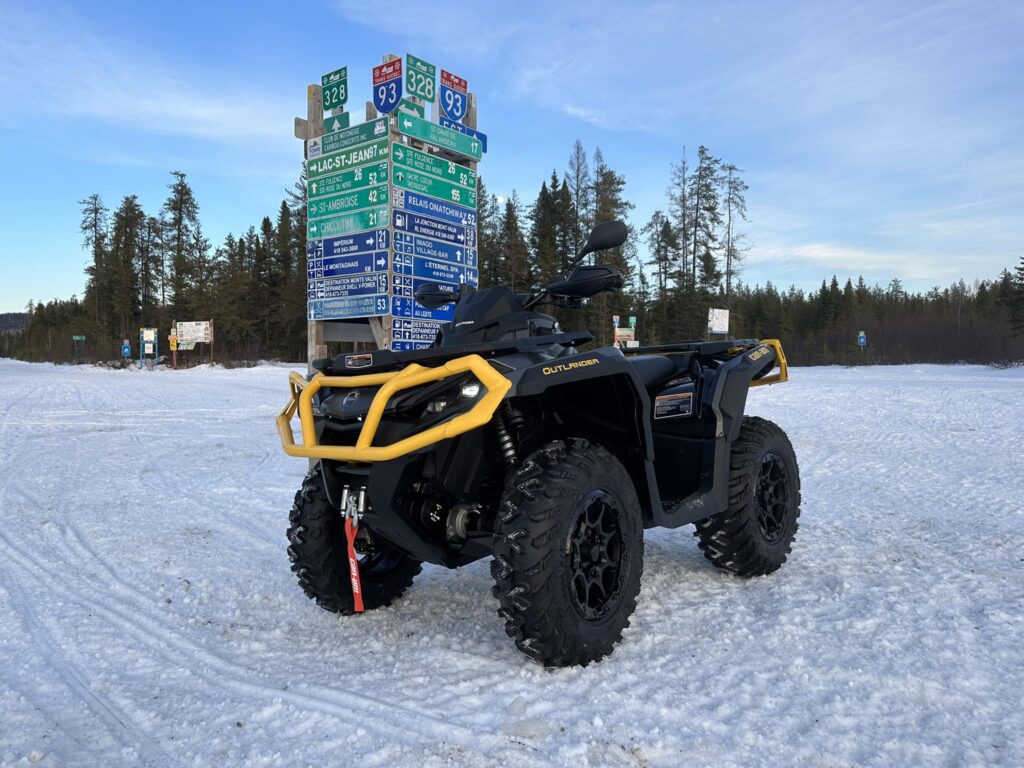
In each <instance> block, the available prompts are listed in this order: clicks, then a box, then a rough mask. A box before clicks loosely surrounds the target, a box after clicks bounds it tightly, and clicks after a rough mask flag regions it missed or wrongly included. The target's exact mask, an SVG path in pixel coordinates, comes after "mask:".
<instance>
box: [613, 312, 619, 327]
mask: <svg viewBox="0 0 1024 768" xmlns="http://www.w3.org/2000/svg"><path fill="white" fill-rule="evenodd" d="M618 327H619V316H618V315H612V328H618Z"/></svg>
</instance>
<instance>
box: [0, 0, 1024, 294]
mask: <svg viewBox="0 0 1024 768" xmlns="http://www.w3.org/2000/svg"><path fill="white" fill-rule="evenodd" d="M0 20H2V21H0V312H3V311H20V310H22V309H23V308H24V307H25V305H26V304H27V303H28V301H29V300H37V301H38V300H40V299H42V300H49V299H52V298H58V297H59V298H66V297H68V296H71V295H72V294H78V295H81V293H82V290H83V286H84V279H85V278H84V275H83V272H82V269H83V268H84V266H85V265H86V262H87V254H86V253H85V252H84V251H83V249H82V243H81V235H80V233H79V231H78V224H79V219H80V208H79V206H78V204H77V201H79V200H81V199H82V198H84V197H86V196H87V195H89V194H91V193H94V192H96V193H99V194H100V195H101V196H102V197H103V199H104V201H105V203H106V204H107V205H108V207H110V208H114V207H116V206H117V204H118V202H119V201H120V199H121V198H122V197H123V196H124V195H128V194H136V195H138V196H139V198H140V201H141V203H142V205H143V207H144V208H145V209H146V210H147V212H150V213H158V212H159V208H160V206H161V204H162V203H163V201H164V199H165V198H166V194H167V189H166V187H167V184H168V183H169V182H170V180H171V176H170V171H172V170H180V171H184V172H185V173H186V174H187V175H188V179H189V182H190V183H191V184H192V185H193V188H194V189H195V192H196V196H197V199H198V202H199V205H200V215H201V219H202V223H203V227H204V230H205V233H206V235H207V236H208V237H209V238H210V239H211V240H212V241H213V242H214V243H215V244H216V243H218V242H220V241H221V240H222V239H223V238H224V236H225V235H226V234H227V233H229V232H236V233H237V232H240V231H243V230H245V229H246V228H248V227H249V226H250V225H258V224H259V221H260V220H261V219H262V217H263V216H265V215H270V216H271V217H273V216H274V215H275V213H276V211H277V208H278V206H279V205H280V201H281V199H282V197H283V196H284V191H285V189H286V188H289V187H291V186H292V184H294V182H295V180H296V178H297V177H298V174H299V171H300V167H301V160H302V146H301V142H299V141H298V140H296V139H295V138H294V137H293V118H294V117H295V116H304V115H305V109H306V100H305V99H306V84H307V83H312V82H319V77H320V75H321V74H323V73H325V72H328V71H331V70H333V69H336V68H338V67H340V66H347V67H348V71H349V88H350V92H351V97H350V102H349V108H350V109H351V108H352V107H353V106H356V107H357V109H356V115H357V116H361V111H360V110H359V109H358V106H357V105H359V104H362V103H363V102H364V101H366V100H367V99H369V98H370V70H371V68H372V67H373V66H374V65H376V64H378V63H380V60H381V57H382V56H383V55H384V54H387V53H394V54H397V55H402V54H404V53H412V54H415V55H417V56H419V57H421V58H424V59H426V60H428V61H430V62H432V63H435V64H437V65H438V66H439V67H443V68H445V69H448V70H450V71H453V72H455V73H456V74H458V75H460V76H462V77H464V78H466V79H467V80H468V81H469V87H470V90H472V91H474V92H476V93H477V94H478V96H479V126H480V129H481V130H482V131H484V132H485V133H487V135H488V137H489V146H488V149H489V152H488V154H487V155H485V157H484V161H483V162H482V163H481V165H480V172H481V174H482V176H483V178H484V181H485V183H486V185H487V188H488V190H489V191H491V192H495V193H497V194H499V195H502V196H507V195H510V194H511V193H512V192H513V190H515V191H517V192H518V194H519V197H520V198H521V199H522V200H523V202H525V203H529V202H531V201H532V200H533V199H534V198H535V196H536V194H537V191H538V190H539V188H540V184H541V182H542V181H543V180H544V179H546V178H547V177H548V176H550V173H551V171H552V169H557V170H558V171H559V172H560V173H561V172H562V171H564V169H565V167H566V165H567V160H568V156H569V153H570V150H571V148H572V145H573V142H575V141H576V140H577V139H579V140H580V141H581V142H582V143H583V145H584V147H585V148H586V149H587V151H588V153H592V152H593V150H594V149H595V148H596V147H600V149H601V151H602V153H603V155H604V157H605V160H606V162H607V163H608V164H609V165H610V166H611V167H612V168H613V169H615V170H616V171H618V172H619V173H621V174H622V175H623V176H624V177H625V179H626V194H627V197H628V198H629V199H630V200H632V201H633V202H634V203H635V205H636V207H635V209H634V210H633V212H632V214H631V218H630V220H631V222H632V223H633V224H634V225H636V226H637V227H640V226H642V225H643V223H644V222H645V221H647V219H648V218H649V217H650V215H651V213H653V211H654V210H656V209H658V208H665V207H666V202H665V188H666V185H667V183H668V180H669V176H670V170H671V164H672V163H674V162H678V161H679V160H680V159H681V158H682V157H683V156H684V155H685V156H687V157H688V158H689V159H690V160H691V161H692V160H693V158H694V157H695V155H696V150H697V147H698V145H701V144H704V145H707V146H708V148H709V149H710V150H711V152H712V153H713V154H715V155H716V156H718V157H721V158H722V159H723V160H725V161H728V162H731V163H735V164H736V165H737V166H739V167H740V168H742V169H744V172H745V173H744V178H745V179H746V181H747V183H748V184H749V186H750V190H749V192H748V194H747V203H748V209H749V221H748V222H746V223H745V225H744V226H745V231H746V233H747V235H748V237H749V244H750V251H749V253H748V256H747V260H746V263H745V265H744V273H743V279H744V280H745V281H746V282H748V283H752V284H753V283H761V284H763V283H765V282H766V281H768V280H771V281H772V282H774V283H775V284H777V285H782V286H788V285H790V284H795V285H797V286H798V287H801V288H805V289H810V288H814V287H815V286H816V285H819V284H820V282H821V280H822V279H823V278H830V277H831V276H832V275H833V274H837V275H839V277H840V279H841V280H842V279H845V277H847V276H853V277H854V278H856V276H857V275H863V276H864V277H865V279H867V280H868V281H869V282H879V283H882V284H885V283H888V282H889V281H890V280H891V279H892V278H894V277H896V278H899V279H900V280H901V281H902V282H903V284H904V286H905V287H908V288H911V289H915V290H924V289H927V288H929V287H931V286H933V285H948V284H949V283H951V282H953V281H955V280H958V279H960V278H964V279H965V280H967V281H968V282H970V281H972V280H975V279H985V278H992V277H995V276H996V275H997V274H998V273H999V271H1000V270H1002V269H1003V268H1006V267H1012V266H1013V265H1015V264H1016V263H1017V262H1018V261H1019V260H1020V258H1021V256H1022V255H1024V182H1022V179H1024V77H1022V74H1024V4H1022V3H1019V2H1012V1H1011V2H999V1H998V0H993V1H992V2H985V3H978V2H934V3H917V2H896V3H894V2H842V3H832V2H806V3H801V2H793V3H783V2H772V3H764V2H715V3H705V2H700V3H697V2H667V1H666V2H625V1H623V0H619V1H618V2H604V1H603V0H588V1H587V2H558V3H551V2H532V1H531V0H523V1H521V2H517V3H513V4H506V3H500V4H499V3H487V2H474V3H461V2H449V1H448V0H431V2H420V3H404V2H399V1H397V0H394V1H393V2H389V3H380V4H371V3H366V2H351V1H349V0H333V1H332V0H325V1H322V0H305V2H303V3H301V4H300V3H270V2H255V1H254V2H246V3H242V2H209V0H206V1H205V2H187V1H181V0H179V1H178V2H174V3H139V2H137V1H135V2H130V3H129V2H113V1H112V2H103V0H95V1H94V2H89V3H84V2H80V3H75V4H69V3H54V2H50V0H33V1H32V2H27V1H26V2H7V0H0Z"/></svg>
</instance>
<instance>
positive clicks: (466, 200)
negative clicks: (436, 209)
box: [391, 165, 476, 208]
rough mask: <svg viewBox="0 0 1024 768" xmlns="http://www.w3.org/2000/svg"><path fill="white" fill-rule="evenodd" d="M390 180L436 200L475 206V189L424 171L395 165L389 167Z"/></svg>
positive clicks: (397, 185)
mask: <svg viewBox="0 0 1024 768" xmlns="http://www.w3.org/2000/svg"><path fill="white" fill-rule="evenodd" d="M391 181H392V182H393V183H394V185H395V186H396V187H401V188H402V189H411V190H412V191H413V192H419V193H421V194H424V195H429V196H430V197H436V198H437V199H438V200H447V201H448V202H449V203H458V204H459V205H465V206H469V207H470V208H476V190H475V189H466V188H465V187H460V186H458V185H456V184H452V183H451V182H448V181H442V180H441V179H438V178H435V177H433V176H428V175H427V174H425V173H420V172H419V171H414V170H411V169H409V168H404V167H402V166H401V165H396V166H394V167H393V168H392V169H391Z"/></svg>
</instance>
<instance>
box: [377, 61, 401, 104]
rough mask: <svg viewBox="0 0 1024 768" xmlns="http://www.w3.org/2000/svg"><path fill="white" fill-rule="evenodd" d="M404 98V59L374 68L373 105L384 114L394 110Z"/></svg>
mask: <svg viewBox="0 0 1024 768" xmlns="http://www.w3.org/2000/svg"><path fill="white" fill-rule="evenodd" d="M401 100H402V60H401V59H395V60H394V61H388V62H386V63H384V64H381V65H380V66H377V67H374V68H373V106H374V107H376V108H377V111H378V112H380V113H381V114H383V115H386V114H389V113H390V112H393V111H394V109H395V107H397V106H398V103H399V102H400V101H401Z"/></svg>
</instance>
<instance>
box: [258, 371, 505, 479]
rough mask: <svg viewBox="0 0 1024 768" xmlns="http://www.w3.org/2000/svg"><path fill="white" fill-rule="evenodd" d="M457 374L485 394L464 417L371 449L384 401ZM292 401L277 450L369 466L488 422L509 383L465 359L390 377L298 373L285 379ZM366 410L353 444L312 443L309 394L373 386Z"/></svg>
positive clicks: (284, 412) (285, 410)
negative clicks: (298, 437) (297, 427)
mask: <svg viewBox="0 0 1024 768" xmlns="http://www.w3.org/2000/svg"><path fill="white" fill-rule="evenodd" d="M460 373H471V374H473V375H474V376H475V377H476V378H477V380H478V381H479V382H480V384H481V385H482V386H483V387H484V389H485V390H487V391H486V393H485V394H484V395H483V397H481V398H480V400H479V401H477V403H476V404H475V405H474V406H473V407H472V408H471V409H470V410H469V411H467V412H466V413H461V414H459V415H457V416H454V417H453V418H452V419H451V420H449V421H446V422H444V423H442V424H436V425H435V426H433V427H430V428H429V429H427V430H424V431H423V432H420V433H419V434H416V435H410V436H409V437H406V438H404V439H402V440H399V441H398V442H397V443H392V444H391V445H374V444H373V439H374V437H375V436H376V434H377V427H378V426H379V425H380V420H381V417H382V416H383V415H384V408H385V407H386V406H387V404H388V401H389V400H390V399H391V398H392V397H393V396H394V395H395V394H396V393H397V392H400V391H402V390H404V389H410V388H412V387H417V386H419V385H421V384H427V383H429V382H431V381H439V380H441V379H446V378H448V377H449V376H455V375H458V374H460ZM288 383H289V386H290V388H291V398H290V399H289V401H288V403H287V404H286V405H285V407H284V408H283V409H282V411H281V413H280V414H279V415H278V417H277V431H278V434H279V435H280V437H281V447H282V448H284V452H285V453H287V454H288V455H289V456H299V457H303V458H309V459H331V460H334V461H347V462H355V463H367V462H374V461H390V460H391V459H397V458H399V457H401V456H405V455H406V454H409V453H412V452H413V451H418V450H420V449H422V448H426V447H428V446H431V445H433V444H434V443H439V442H441V441H442V440H447V439H448V438H451V437H455V436H457V435H461V434H463V433H464V432H469V431H470V430H472V429H476V428H477V427H482V426H483V425H484V424H487V423H488V422H489V421H490V420H491V417H492V416H493V415H494V411H495V410H497V408H498V406H499V405H500V404H501V401H502V399H503V398H504V397H505V393H506V392H508V390H509V388H510V387H511V386H512V382H511V381H509V380H508V379H506V378H505V377H504V376H502V375H501V374H500V373H498V372H497V371H496V370H494V368H492V367H491V366H490V365H488V364H487V362H486V361H485V360H484V359H483V358H482V357H480V356H479V355H466V356H464V357H460V358H457V359H455V360H449V361H448V362H446V363H445V364H444V365H440V366H438V367H436V368H426V367H424V366H422V365H417V364H415V363H413V364H412V365H407V366H406V367H405V368H403V369H402V370H400V371H391V372H388V373H369V374H364V375H361V376H325V375H324V374H323V373H317V374H316V375H314V376H313V378H312V379H310V380H309V381H307V380H306V379H305V377H303V376H302V375H301V374H299V373H297V372H292V374H291V376H290V377H289V378H288ZM377 386H379V387H380V389H379V390H377V393H376V394H375V395H374V396H373V401H372V402H371V403H370V408H369V410H368V411H367V413H366V419H365V421H364V422H363V426H362V429H361V430H360V431H359V437H358V438H357V439H356V444H355V445H320V444H319V443H318V442H317V439H316V426H315V423H314V420H313V396H314V395H315V394H316V393H317V392H318V391H320V390H321V389H322V388H324V387H377ZM296 413H298V414H299V423H300V424H301V426H302V444H301V445H297V444H296V443H295V437H294V435H293V434H292V425H291V421H292V418H293V417H294V416H295V414H296Z"/></svg>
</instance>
